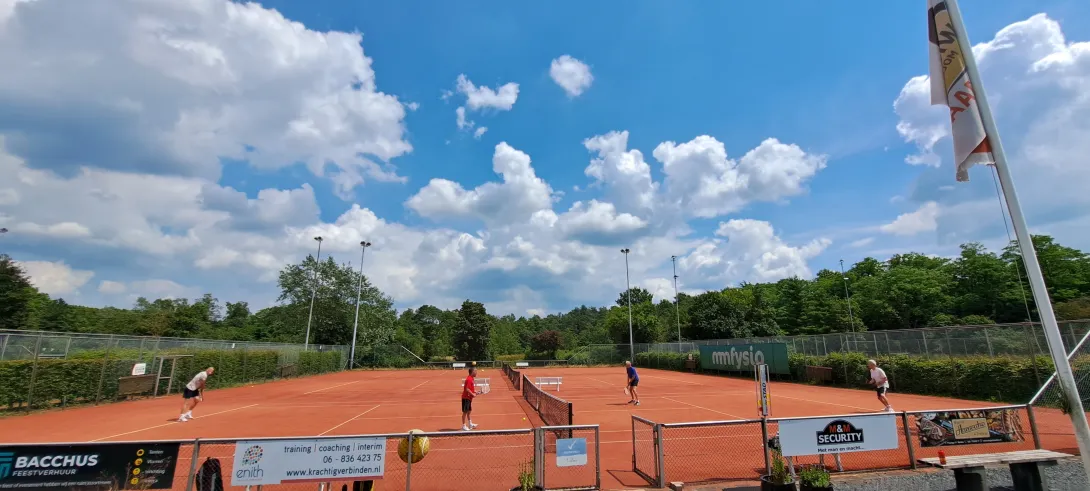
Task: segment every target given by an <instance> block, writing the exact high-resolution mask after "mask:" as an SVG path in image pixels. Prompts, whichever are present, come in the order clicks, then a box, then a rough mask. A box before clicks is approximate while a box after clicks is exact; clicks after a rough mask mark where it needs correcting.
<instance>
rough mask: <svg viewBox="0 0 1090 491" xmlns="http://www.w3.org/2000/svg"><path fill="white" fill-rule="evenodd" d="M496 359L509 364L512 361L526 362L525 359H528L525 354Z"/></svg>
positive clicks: (501, 356)
mask: <svg viewBox="0 0 1090 491" xmlns="http://www.w3.org/2000/svg"><path fill="white" fill-rule="evenodd" d="M495 358H496V361H507V362H512V361H522V360H525V359H526V355H525V354H521V355H496V357H495Z"/></svg>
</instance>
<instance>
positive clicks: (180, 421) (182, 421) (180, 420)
mask: <svg viewBox="0 0 1090 491" xmlns="http://www.w3.org/2000/svg"><path fill="white" fill-rule="evenodd" d="M186 421H189V418H187V417H185V415H184V414H183V415H181V416H178V422H179V423H185V422H186Z"/></svg>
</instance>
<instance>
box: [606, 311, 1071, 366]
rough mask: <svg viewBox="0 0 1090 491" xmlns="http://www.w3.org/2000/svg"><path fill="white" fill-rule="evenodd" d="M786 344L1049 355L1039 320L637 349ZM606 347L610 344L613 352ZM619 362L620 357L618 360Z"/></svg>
mask: <svg viewBox="0 0 1090 491" xmlns="http://www.w3.org/2000/svg"><path fill="white" fill-rule="evenodd" d="M1060 332H1061V334H1062V338H1063V341H1064V346H1065V347H1066V348H1067V349H1068V350H1070V349H1071V348H1072V347H1074V346H1075V345H1076V344H1077V343H1078V342H1079V340H1080V339H1082V338H1083V336H1085V335H1086V334H1087V333H1090V320H1075V321H1064V322H1060ZM756 343H786V344H787V345H788V347H789V348H791V349H792V350H793V351H794V352H795V353H798V354H804V355H814V356H827V355H828V354H830V353H838V352H856V353H866V354H868V355H871V356H882V355H895V354H901V355H916V356H924V357H932V356H936V357H937V356H947V357H949V356H955V357H956V356H976V355H986V356H1001V355H1006V356H1027V357H1029V356H1033V355H1048V343H1047V341H1046V340H1045V334H1044V331H1043V330H1042V329H1041V324H1040V323H1036V322H1033V323H1030V322H1026V323H1018V324H992V325H982V326H950V327H929V328H923V329H901V330H892V331H866V332H858V333H851V332H841V333H833V334H815V335H807V336H776V337H754V338H733V339H702V340H695V341H683V342H680V343H655V344H647V343H638V344H636V345H635V347H634V348H635V352H636V353H643V352H647V351H655V352H668V353H690V352H693V351H698V350H699V349H700V346H703V345H708V346H723V345H734V344H756ZM596 347H600V348H599V349H601V350H602V351H603V353H605V352H609V351H612V352H617V350H618V348H624V350H623V351H622V353H624V355H623V356H627V352H628V351H627V348H628V345H616V346H613V345H596ZM610 348H613V349H612V350H611V349H610ZM622 361H623V360H622Z"/></svg>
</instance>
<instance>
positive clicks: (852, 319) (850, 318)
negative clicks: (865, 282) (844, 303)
mask: <svg viewBox="0 0 1090 491" xmlns="http://www.w3.org/2000/svg"><path fill="white" fill-rule="evenodd" d="M840 277H841V278H844V298H846V299H847V300H848V322H849V323H850V325H851V330H852V332H853V333H854V332H855V316H854V315H852V294H851V292H849V291H848V275H847V274H846V273H844V260H843V259H841V260H840Z"/></svg>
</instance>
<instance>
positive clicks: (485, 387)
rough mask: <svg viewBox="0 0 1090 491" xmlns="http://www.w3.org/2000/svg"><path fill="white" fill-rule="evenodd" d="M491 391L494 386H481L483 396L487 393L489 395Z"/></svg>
mask: <svg viewBox="0 0 1090 491" xmlns="http://www.w3.org/2000/svg"><path fill="white" fill-rule="evenodd" d="M491 391H492V386H491V385H487V384H486V385H482V386H481V395H484V394H487V393H489V392H491Z"/></svg>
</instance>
